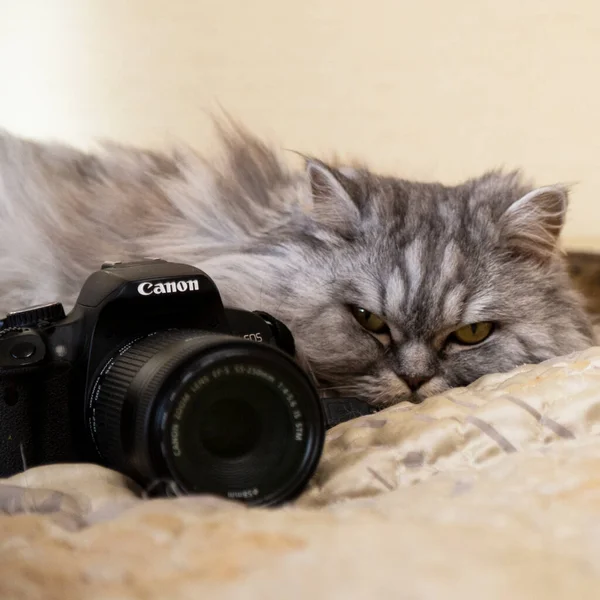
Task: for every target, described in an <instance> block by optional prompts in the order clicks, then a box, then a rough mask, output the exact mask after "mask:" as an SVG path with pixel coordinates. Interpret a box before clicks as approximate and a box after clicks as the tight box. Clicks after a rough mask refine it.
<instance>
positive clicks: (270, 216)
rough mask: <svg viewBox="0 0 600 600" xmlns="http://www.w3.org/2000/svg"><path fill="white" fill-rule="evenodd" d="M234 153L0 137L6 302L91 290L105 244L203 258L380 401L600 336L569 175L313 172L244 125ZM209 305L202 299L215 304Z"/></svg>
mask: <svg viewBox="0 0 600 600" xmlns="http://www.w3.org/2000/svg"><path fill="white" fill-rule="evenodd" d="M219 131H220V138H221V140H222V144H223V149H224V152H223V154H222V156H221V157H220V158H219V159H217V158H216V157H214V158H212V159H211V160H207V159H206V158H203V157H201V156H199V155H198V154H197V153H195V152H193V151H191V150H179V151H174V152H173V153H171V154H158V153H152V152H148V151H143V150H140V149H136V148H125V147H119V146H111V147H107V149H106V151H105V152H102V153H94V154H91V153H90V154H88V153H84V152H81V151H79V150H76V149H73V148H69V147H66V146H64V145H60V144H42V143H37V142H33V141H28V140H24V139H20V138H17V137H14V136H12V135H10V134H7V133H5V134H3V135H2V136H1V137H0V310H1V311H2V312H3V313H5V312H6V311H9V310H13V309H19V308H23V307H25V306H26V305H31V304H37V303H42V302H48V301H52V300H60V301H62V302H63V303H65V305H66V306H67V308H69V307H70V306H71V305H72V304H73V303H74V301H75V298H76V295H77V293H78V292H79V290H80V288H81V285H82V283H83V281H84V279H85V278H86V277H87V276H88V275H89V274H90V273H91V272H92V271H93V270H96V269H97V268H98V267H99V266H100V264H101V263H102V262H103V261H104V260H114V259H135V258H141V257H148V256H154V257H162V258H165V259H169V260H174V261H182V262H185V263H189V264H193V265H196V266H198V267H200V268H202V269H204V270H205V271H206V272H207V273H208V274H209V275H210V276H211V277H212V278H213V279H214V280H215V282H216V283H217V285H218V286H219V289H220V291H221V293H222V296H223V300H224V302H225V304H227V305H230V306H237V307H241V308H245V309H248V310H257V309H261V310H265V311H268V312H270V313H272V314H273V315H275V316H276V317H278V318H280V319H282V320H283V321H285V322H286V323H287V324H288V325H289V327H290V329H291V330H292V332H293V333H294V335H295V337H296V340H297V342H298V347H299V349H300V351H301V353H302V355H303V357H304V358H305V360H306V361H308V365H310V367H311V369H312V371H313V373H314V375H315V376H316V378H317V379H318V381H319V382H320V384H321V385H322V387H323V388H324V389H325V390H329V391H331V392H333V393H335V392H340V393H343V394H344V395H350V394H358V395H360V396H363V397H366V398H367V399H368V400H369V401H370V402H372V403H373V404H376V405H379V406H385V405H389V404H393V403H396V402H399V401H403V400H409V401H413V402H418V401H421V400H423V399H424V398H426V397H428V396H431V395H432V394H436V393H439V392H442V391H443V390H446V389H448V388H450V387H455V386H462V385H466V384H468V383H470V382H472V381H474V380H475V379H477V378H479V377H480V376H482V375H485V374H487V373H491V372H501V371H506V370H509V369H511V368H513V367H515V366H517V365H520V364H522V363H536V362H540V361H542V360H544V359H547V358H550V357H553V356H557V355H562V354H566V353H569V352H571V351H575V350H580V349H583V348H586V347H589V346H590V345H592V344H593V343H594V342H595V340H594V339H593V334H592V329H591V326H590V323H589V321H588V318H587V316H586V314H585V311H584V309H583V307H582V302H581V298H580V297H579V295H578V294H577V292H575V291H574V289H573V288H572V285H571V282H570V280H569V276H568V274H567V271H566V269H565V265H564V259H563V257H562V256H561V253H560V251H559V249H558V246H557V242H558V238H559V233H560V230H561V228H562V226H563V223H564V219H565V213H566V210H567V203H568V196H567V191H566V189H564V188H563V187H561V186H550V187H543V188H538V189H535V188H533V187H532V186H529V185H527V184H525V183H523V182H522V181H521V178H520V176H519V174H518V173H508V174H503V173H500V172H490V173H487V174H484V175H483V176H481V177H478V178H475V179H472V180H469V181H466V182H464V183H462V184H460V185H456V186H444V185H441V184H439V183H419V182H412V181H406V180H402V179H396V178H393V177H387V176H380V175H376V174H373V173H372V172H370V171H369V170H368V169H366V168H363V167H334V166H332V165H326V164H325V163H323V162H321V161H319V160H316V159H312V158H307V159H306V168H305V169H300V170H298V171H296V170H293V169H291V168H289V167H288V166H286V165H285V163H284V161H283V160H282V157H281V156H279V155H278V153H277V152H275V151H274V150H272V149H271V148H270V147H269V146H267V145H265V144H264V143H263V142H262V141H260V140H258V139H255V138H254V137H253V136H251V135H250V134H248V133H247V132H246V131H244V130H243V129H241V128H239V127H237V126H231V127H227V128H225V127H220V128H219ZM199 309H200V307H199Z"/></svg>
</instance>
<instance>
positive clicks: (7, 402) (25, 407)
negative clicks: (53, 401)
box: [0, 377, 35, 477]
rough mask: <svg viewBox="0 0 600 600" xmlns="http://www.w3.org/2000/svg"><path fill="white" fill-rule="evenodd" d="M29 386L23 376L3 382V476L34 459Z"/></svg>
mask: <svg viewBox="0 0 600 600" xmlns="http://www.w3.org/2000/svg"><path fill="white" fill-rule="evenodd" d="M30 388H31V386H30V384H29V383H28V382H26V381H25V379H24V378H12V377H11V378H7V379H4V380H3V381H2V385H0V477H9V476H11V475H14V474H15V473H20V472H21V471H24V470H25V469H26V468H27V467H29V466H30V465H31V464H32V463H34V462H35V460H34V452H35V448H34V434H33V414H32V410H33V407H32V404H33V401H32V400H33V399H32V398H31V389H30Z"/></svg>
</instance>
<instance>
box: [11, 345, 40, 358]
mask: <svg viewBox="0 0 600 600" xmlns="http://www.w3.org/2000/svg"><path fill="white" fill-rule="evenodd" d="M34 354H35V344H32V343H31V342H20V343H18V344H15V345H14V346H13V347H12V348H11V349H10V355H11V356H12V357H13V358H15V359H17V360H25V359H26V358H31V357H32V356H33V355H34Z"/></svg>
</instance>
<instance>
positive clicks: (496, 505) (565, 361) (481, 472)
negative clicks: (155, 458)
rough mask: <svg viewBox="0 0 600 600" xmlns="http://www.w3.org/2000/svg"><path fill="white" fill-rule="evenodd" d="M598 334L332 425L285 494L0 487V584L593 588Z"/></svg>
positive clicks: (169, 588) (87, 472) (287, 595)
mask: <svg viewBox="0 0 600 600" xmlns="http://www.w3.org/2000/svg"><path fill="white" fill-rule="evenodd" d="M599 432H600V347H599V348H592V349H590V350H588V351H586V352H583V353H579V354H577V355H573V356H569V357H565V358H561V359H555V360H552V361H548V362H546V363H543V364H541V365H537V366H533V367H532V366H527V367H522V368H520V369H517V370H515V371H513V372H511V373H507V374H502V375H491V376H487V377H485V378H483V379H481V380H479V381H478V382H476V383H474V384H473V385H471V386H469V387H468V388H463V389H457V390H453V391H452V392H449V393H447V394H444V395H442V396H438V397H435V398H432V399H430V400H429V401H427V402H426V403H424V404H422V405H419V406H397V407H394V408H391V409H388V410H386V411H384V412H382V413H380V414H378V415H374V416H370V417H363V418H361V419H357V420H355V421H353V422H349V423H345V424H342V425H339V426H338V427H336V428H335V429H333V430H332V431H331V432H330V435H329V439H328V442H327V445H326V449H325V454H324V456H323V460H322V462H321V466H320V469H319V470H318V472H317V474H316V476H315V478H314V481H313V482H312V485H311V486H310V488H309V489H308V490H307V491H306V493H305V494H304V495H303V496H302V497H301V498H300V499H299V500H298V501H297V502H296V503H295V505H294V506H288V507H286V508H279V509H246V508H244V507H242V506H240V505H238V504H234V503H230V502H226V501H224V500H220V499H216V498H178V499H169V500H151V501H149V500H143V499H142V498H141V497H140V494H139V493H138V490H136V489H135V487H134V486H132V485H131V484H129V483H128V482H127V481H125V480H124V479H123V478H122V477H121V476H119V475H118V474H116V473H114V472H111V471H108V470H105V469H102V468H100V467H96V466H90V465H75V466H60V465H57V466H52V467H44V468H40V469H32V470H29V471H27V472H26V473H23V474H20V475H18V476H16V477H13V478H11V479H9V480H4V481H3V482H2V485H0V509H1V510H3V512H4V513H6V514H4V515H2V516H0V598H1V599H2V600H8V599H13V598H19V599H20V598H23V599H28V600H29V599H38V598H40V599H49V600H50V599H57V600H59V599H60V600H71V599H74V598H82V599H86V600H93V599H100V598H101V599H103V600H109V599H110V600H129V599H134V598H135V599H152V600H154V599H158V598H161V599H168V600H179V599H196V598H206V599H209V598H210V599H211V600H216V599H221V598H223V599H225V598H226V599H234V598H236V599H237V598H240V599H246V598H257V599H259V598H260V599H261V600H271V599H273V600H294V599H310V600H315V599H317V598H327V599H328V600H337V599H338V598H339V599H340V600H341V599H343V600H351V599H354V598H369V599H371V598H373V599H377V600H381V599H385V598H394V599H410V600H420V599H432V600H433V599H436V600H438V599H444V600H451V599H454V598H460V599H461V600H465V599H470V598H477V599H481V598H485V599H488V598H489V599H502V600H520V599H527V600H531V599H537V598H540V599H544V600H554V599H558V598H561V599H562V598H565V599H566V598H569V600H572V599H575V598H576V599H578V600H581V599H587V598H590V599H591V598H593V599H595V600H597V599H598V598H600V437H599V436H598V433H599Z"/></svg>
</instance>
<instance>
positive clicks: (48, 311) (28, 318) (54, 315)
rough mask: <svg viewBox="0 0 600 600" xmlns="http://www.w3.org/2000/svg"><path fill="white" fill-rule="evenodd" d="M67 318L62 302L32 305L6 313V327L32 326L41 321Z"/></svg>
mask: <svg viewBox="0 0 600 600" xmlns="http://www.w3.org/2000/svg"><path fill="white" fill-rule="evenodd" d="M64 318H65V309H64V308H63V305H62V304H61V303H60V302H52V303H50V304H40V305H38V306H30V307H29V308H25V309H23V310H17V311H14V312H11V313H8V315H6V318H5V319H4V327H32V326H35V325H37V324H38V323H40V322H41V321H47V322H50V323H51V322H53V321H60V320H61V319H64Z"/></svg>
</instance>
